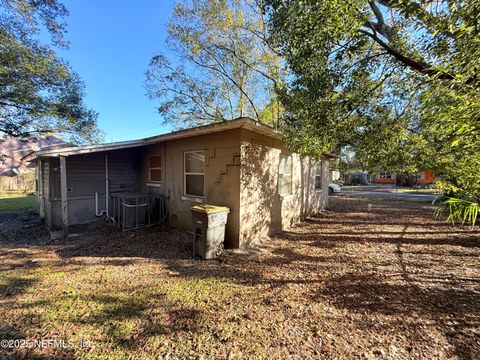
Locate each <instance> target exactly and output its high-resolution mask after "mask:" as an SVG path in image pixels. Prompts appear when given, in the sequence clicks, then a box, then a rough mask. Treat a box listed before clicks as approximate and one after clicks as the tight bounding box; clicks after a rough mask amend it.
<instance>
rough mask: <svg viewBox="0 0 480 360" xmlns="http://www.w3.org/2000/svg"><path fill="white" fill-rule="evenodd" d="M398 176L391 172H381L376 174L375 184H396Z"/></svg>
mask: <svg viewBox="0 0 480 360" xmlns="http://www.w3.org/2000/svg"><path fill="white" fill-rule="evenodd" d="M396 179H397V176H396V174H395V173H392V172H389V171H380V172H379V173H377V174H375V180H374V182H375V183H376V184H395V183H396V181H397V180H396Z"/></svg>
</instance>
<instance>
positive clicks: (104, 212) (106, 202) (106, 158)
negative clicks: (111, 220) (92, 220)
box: [95, 154, 110, 218]
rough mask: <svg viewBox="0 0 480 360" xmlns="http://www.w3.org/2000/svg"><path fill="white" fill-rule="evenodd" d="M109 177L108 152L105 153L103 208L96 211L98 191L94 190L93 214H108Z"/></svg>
mask: <svg viewBox="0 0 480 360" xmlns="http://www.w3.org/2000/svg"><path fill="white" fill-rule="evenodd" d="M109 192H110V188H109V178H108V154H105V210H102V211H100V212H99V211H98V191H95V216H98V217H100V216H102V215H106V216H107V218H108V217H109V216H108V198H109Z"/></svg>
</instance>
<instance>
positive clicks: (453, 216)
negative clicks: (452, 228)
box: [435, 198, 480, 226]
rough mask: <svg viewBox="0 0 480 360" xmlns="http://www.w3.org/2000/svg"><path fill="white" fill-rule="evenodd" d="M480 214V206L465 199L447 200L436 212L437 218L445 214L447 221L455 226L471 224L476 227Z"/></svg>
mask: <svg viewBox="0 0 480 360" xmlns="http://www.w3.org/2000/svg"><path fill="white" fill-rule="evenodd" d="M479 212H480V204H478V203H475V202H471V201H467V200H465V199H458V198H447V199H445V200H443V201H442V202H441V206H439V207H437V209H436V210H435V217H437V218H439V217H441V216H442V215H444V214H445V213H446V214H447V219H448V220H450V221H451V222H452V224H455V222H461V223H462V224H465V223H467V224H471V225H472V226H475V224H476V222H477V218H478V213H479Z"/></svg>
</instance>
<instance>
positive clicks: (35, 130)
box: [0, 0, 99, 143]
mask: <svg viewBox="0 0 480 360" xmlns="http://www.w3.org/2000/svg"><path fill="white" fill-rule="evenodd" d="M67 15H68V11H67V9H66V8H65V6H64V5H63V4H61V3H60V2H58V1H57V0H0V132H1V133H3V134H4V135H7V136H13V137H31V136H37V135H45V134H51V133H56V134H59V135H61V136H64V137H66V138H67V139H68V140H70V141H72V142H75V143H83V142H91V141H95V140H98V136H99V131H98V128H97V122H96V119H97V114H96V113H95V112H94V111H92V110H90V109H88V108H87V107H86V106H85V104H84V102H83V97H84V85H83V83H82V81H81V80H80V79H79V77H78V76H77V75H76V74H75V73H74V72H72V70H71V69H70V67H69V65H68V64H67V63H66V62H65V61H63V60H62V59H60V58H59V57H58V56H57V55H56V53H55V48H56V47H66V46H67V43H66V42H65V40H64V34H65V31H66V24H65V22H64V18H65V17H66V16H67ZM46 37H47V38H49V40H47V41H43V40H42V39H44V38H46Z"/></svg>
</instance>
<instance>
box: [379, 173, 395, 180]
mask: <svg viewBox="0 0 480 360" xmlns="http://www.w3.org/2000/svg"><path fill="white" fill-rule="evenodd" d="M391 178H392V174H390V173H389V172H386V171H382V172H381V173H380V179H391Z"/></svg>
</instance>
